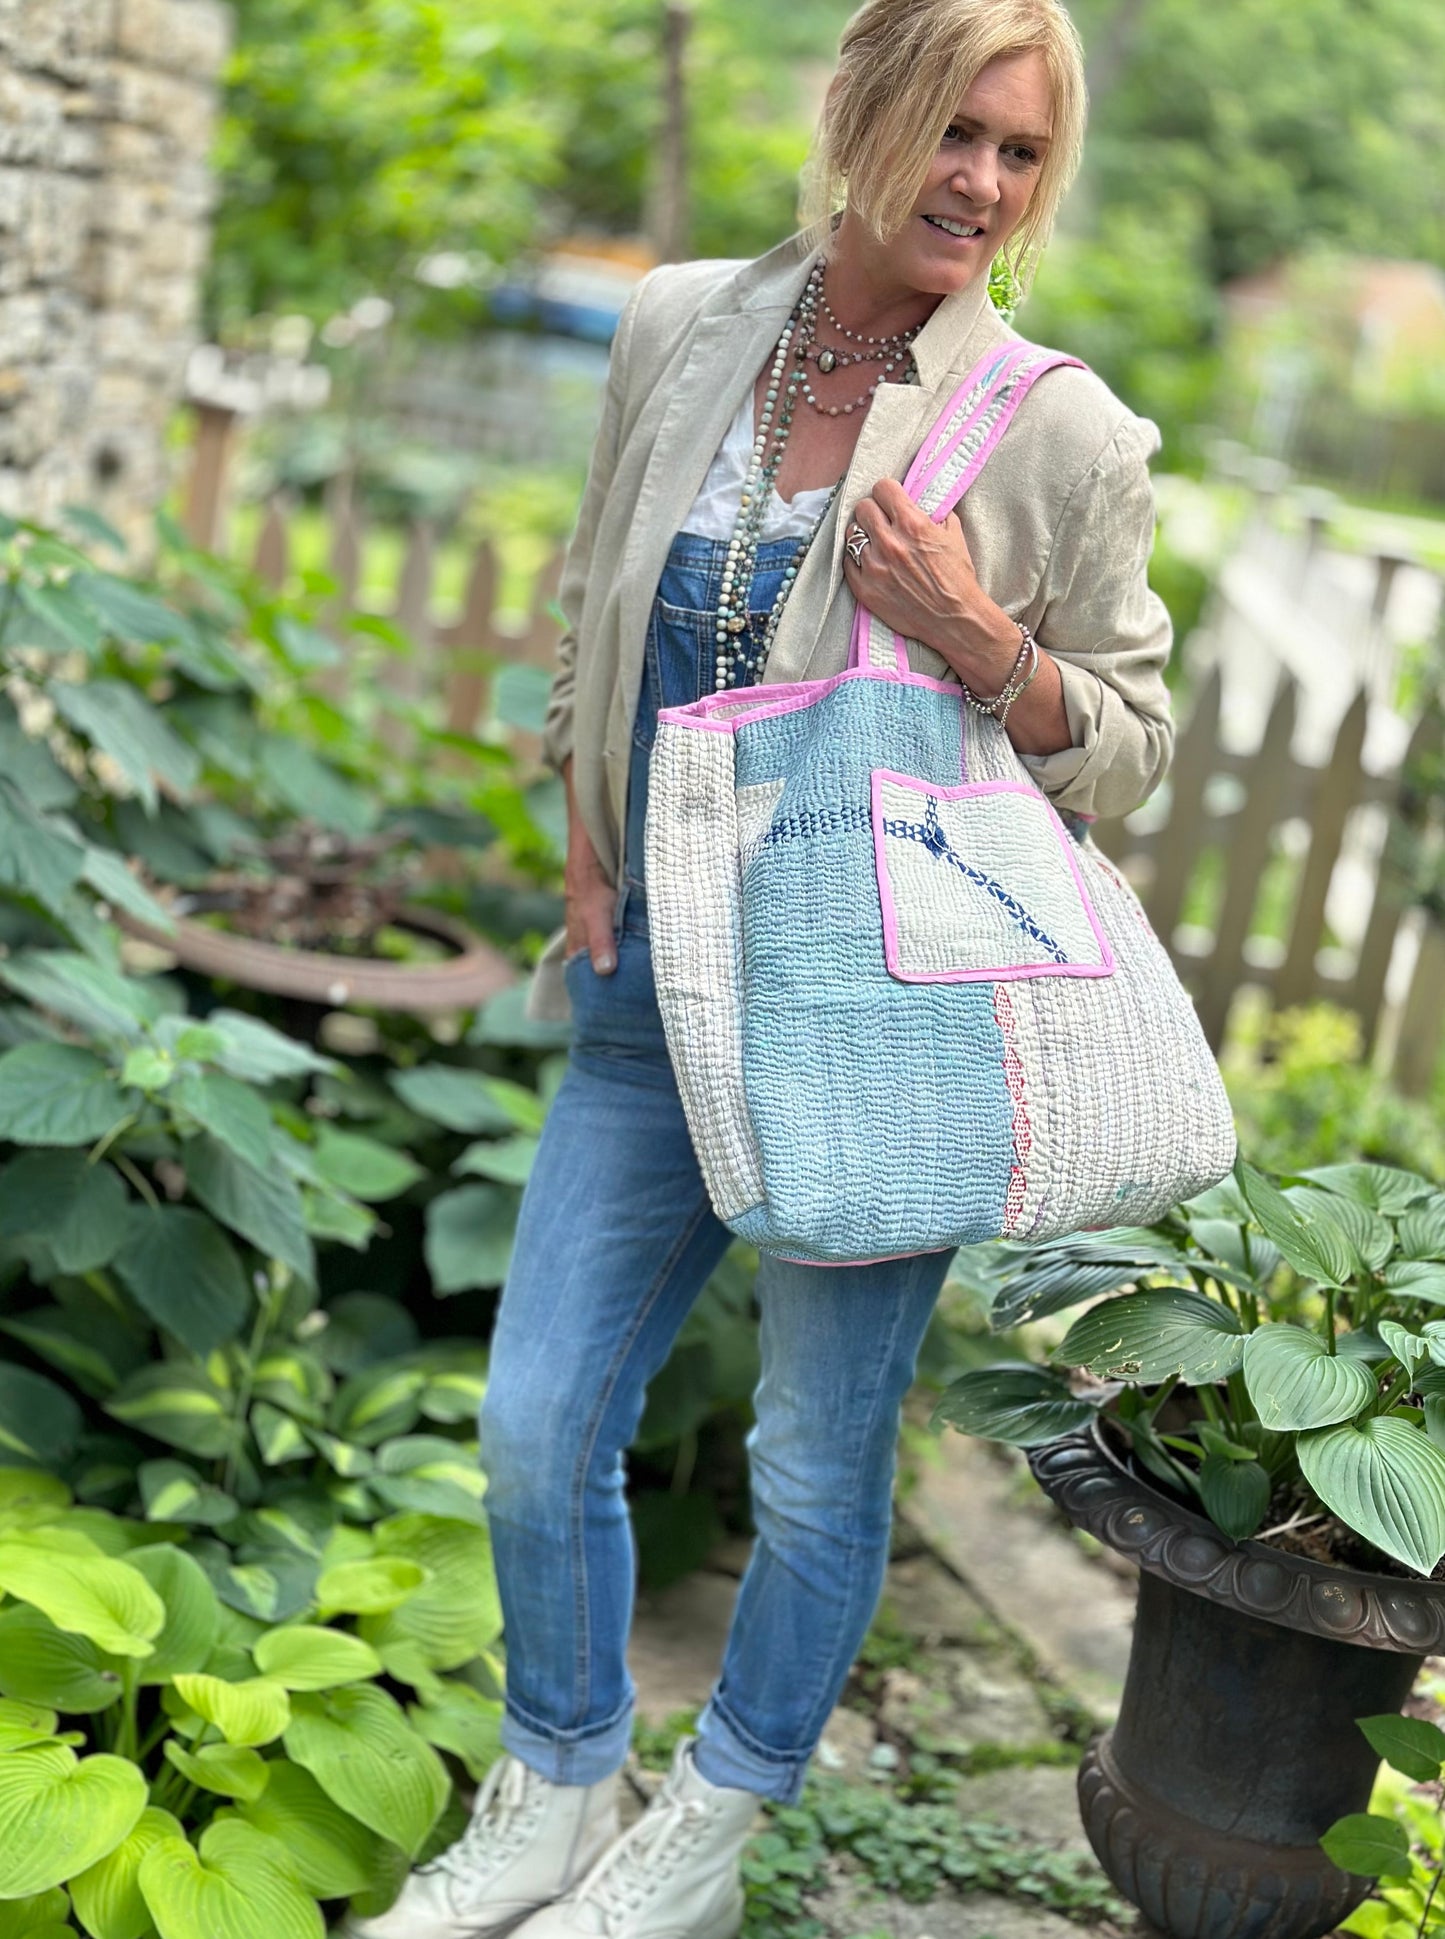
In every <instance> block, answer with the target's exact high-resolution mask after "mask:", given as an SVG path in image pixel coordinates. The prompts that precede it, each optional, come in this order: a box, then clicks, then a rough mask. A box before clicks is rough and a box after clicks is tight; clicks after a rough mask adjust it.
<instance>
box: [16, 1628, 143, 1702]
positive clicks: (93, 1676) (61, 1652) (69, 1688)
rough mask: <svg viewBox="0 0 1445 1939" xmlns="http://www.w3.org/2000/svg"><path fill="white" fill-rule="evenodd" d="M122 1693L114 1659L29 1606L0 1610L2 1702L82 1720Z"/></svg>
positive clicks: (117, 1667) (118, 1669)
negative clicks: (11, 1699)
mask: <svg viewBox="0 0 1445 1939" xmlns="http://www.w3.org/2000/svg"><path fill="white" fill-rule="evenodd" d="M122 1688H123V1686H122V1683H121V1667H120V1659H119V1658H118V1657H114V1656H110V1655H107V1653H106V1652H105V1651H104V1650H102V1649H98V1648H97V1647H96V1645H95V1644H94V1643H92V1642H91V1641H90V1640H89V1639H88V1638H87V1637H85V1636H76V1635H72V1634H70V1633H69V1632H68V1631H66V1630H63V1629H57V1628H56V1626H55V1624H54V1623H53V1622H51V1620H50V1618H49V1617H48V1616H46V1615H43V1614H42V1613H41V1611H40V1610H38V1609H35V1608H32V1607H31V1605H30V1604H29V1603H14V1604H12V1605H11V1606H10V1607H9V1608H7V1609H0V1692H3V1693H4V1694H5V1695H6V1696H7V1697H19V1698H20V1699H22V1700H23V1701H24V1702H26V1703H45V1704H50V1705H52V1706H53V1707H54V1708H55V1709H56V1710H59V1711H61V1712H63V1713H64V1714H65V1715H66V1716H72V1717H75V1716H88V1715H91V1714H93V1713H94V1712H95V1711H98V1710H108V1709H109V1708H110V1706H111V1705H112V1704H113V1703H119V1701H120V1698H121V1694H122Z"/></svg>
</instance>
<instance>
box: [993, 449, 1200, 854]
mask: <svg viewBox="0 0 1445 1939" xmlns="http://www.w3.org/2000/svg"><path fill="white" fill-rule="evenodd" d="M1159 442H1160V440H1159V432H1158V430H1157V428H1156V427H1155V426H1154V425H1153V424H1151V423H1150V422H1149V420H1148V419H1147V418H1136V417H1132V416H1131V417H1129V418H1127V419H1126V420H1125V422H1124V423H1123V424H1122V425H1121V426H1120V428H1119V429H1118V431H1116V432H1115V434H1114V436H1113V437H1112V438H1111V439H1110V441H1109V443H1108V444H1107V445H1106V446H1105V448H1104V450H1103V451H1102V452H1101V453H1100V454H1099V457H1098V458H1097V459H1096V460H1095V462H1094V464H1093V465H1092V466H1091V467H1090V468H1089V470H1088V471H1087V472H1086V473H1085V474H1084V476H1083V477H1082V478H1081V479H1080V480H1079V483H1078V484H1077V485H1076V486H1075V488H1074V490H1073V491H1072V493H1071V494H1070V496H1069V499H1068V502H1067V503H1066V505H1065V507H1064V510H1063V512H1062V514H1061V516H1060V518H1059V521H1058V524H1057V526H1056V528H1055V531H1054V537H1053V543H1052V546H1051V548H1050V553H1049V559H1048V564H1047V566H1046V567H1045V571H1044V578H1043V585H1042V588H1041V591H1042V596H1043V606H1042V612H1041V616H1040V619H1039V622H1038V625H1037V628H1036V631H1037V633H1038V640H1039V644H1040V646H1043V647H1047V649H1048V651H1049V652H1050V653H1051V654H1052V655H1053V657H1054V659H1055V660H1056V661H1057V663H1058V668H1059V674H1060V677H1061V679H1062V681H1063V692H1064V710H1065V712H1066V714H1067V716H1068V722H1069V728H1070V732H1071V734H1072V737H1073V745H1072V746H1070V747H1066V748H1063V749H1062V750H1060V751H1059V752H1058V753H1056V754H1033V755H1028V754H1026V755H1024V756H1023V757H1022V758H1023V760H1024V763H1025V765H1026V766H1027V768H1028V769H1029V772H1030V773H1031V774H1032V776H1033V778H1034V780H1035V781H1036V782H1037V783H1038V785H1039V786H1040V787H1041V788H1042V789H1043V791H1044V793H1045V794H1046V795H1048V797H1049V799H1050V800H1051V801H1052V802H1053V803H1054V805H1055V807H1058V808H1067V809H1070V810H1072V811H1073V812H1074V813H1076V814H1081V815H1091V816H1112V815H1124V814H1127V813H1128V812H1129V811H1130V809H1132V808H1137V807H1138V805H1139V803H1140V802H1141V801H1143V800H1144V798H1145V797H1146V796H1147V795H1148V794H1149V793H1150V792H1151V791H1152V790H1153V789H1154V788H1155V787H1157V786H1158V784H1159V782H1160V781H1161V780H1162V779H1163V777H1164V774H1165V771H1166V770H1167V768H1168V766H1169V759H1170V755H1171V754H1172V752H1173V747H1174V729H1173V725H1172V722H1171V720H1170V714H1169V690H1168V688H1167V687H1166V686H1165V684H1164V668H1165V666H1166V665H1167V664H1168V660H1169V651H1170V646H1171V644H1172V640H1173V629H1172V626H1171V623H1170V619H1169V613H1168V610H1167V608H1166V607H1165V605H1164V603H1163V601H1162V600H1161V599H1160V598H1159V596H1158V595H1157V593H1155V592H1153V591H1152V590H1151V589H1150V586H1149V576H1148V574H1149V554H1150V551H1151V550H1152V547H1153V543H1154V493H1153V489H1152V487H1151V484H1150V480H1149V459H1150V457H1151V456H1152V455H1153V453H1154V452H1155V451H1157V450H1158V449H1159Z"/></svg>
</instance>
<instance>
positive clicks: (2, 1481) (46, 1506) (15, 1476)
mask: <svg viewBox="0 0 1445 1939" xmlns="http://www.w3.org/2000/svg"><path fill="white" fill-rule="evenodd" d="M71 1499H72V1497H71V1493H70V1490H69V1488H67V1487H66V1485H65V1483H64V1482H63V1481H62V1480H61V1479H60V1476H59V1475H55V1474H42V1473H41V1472H40V1471H39V1470H38V1469H35V1468H7V1467H0V1528H8V1527H10V1526H12V1525H14V1526H17V1527H19V1526H28V1525H29V1524H30V1523H32V1522H47V1521H54V1520H55V1519H56V1517H57V1514H58V1512H59V1511H60V1510H61V1509H62V1508H68V1507H69V1506H70V1503H71Z"/></svg>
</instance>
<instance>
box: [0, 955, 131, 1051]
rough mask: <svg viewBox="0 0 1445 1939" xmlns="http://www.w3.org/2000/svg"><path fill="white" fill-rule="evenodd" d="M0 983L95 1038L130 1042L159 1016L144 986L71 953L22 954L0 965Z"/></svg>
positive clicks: (86, 958) (84, 957) (87, 958)
mask: <svg viewBox="0 0 1445 1939" xmlns="http://www.w3.org/2000/svg"><path fill="white" fill-rule="evenodd" d="M0 981H3V982H5V983H8V984H9V986H10V988H11V989H12V990H15V991H17V992H18V994H19V995H21V996H23V997H26V998H28V999H29V1001H30V1002H31V1003H34V1004H36V1005H38V1006H39V1008H41V1009H42V1010H51V1011H53V1012H54V1013H55V1014H56V1016H60V1017H65V1018H67V1019H68V1021H70V1022H71V1023H74V1024H78V1025H79V1026H80V1028H81V1029H82V1030H85V1031H88V1032H91V1033H93V1034H95V1035H97V1036H102V1037H122V1038H124V1039H126V1040H128V1041H131V1042H134V1041H135V1040H136V1039H138V1038H139V1037H140V1036H141V1035H142V1033H143V1031H144V1030H145V1029H146V1028H147V1026H149V1025H151V1024H153V1023H155V1022H156V1020H157V1018H158V1017H160V1016H161V1014H162V1004H161V1001H160V999H159V998H158V997H157V996H156V994H155V992H154V991H153V990H151V989H150V988H148V987H147V985H146V984H144V983H142V982H140V981H139V980H138V979H137V978H136V977H133V976H125V975H123V974H122V973H121V972H120V971H119V970H114V969H110V968H108V967H107V965H105V964H104V963H97V962H93V961H92V960H91V958H90V957H89V956H84V955H81V954H80V953H79V951H76V950H65V949H26V950H21V951H20V952H19V953H18V954H16V955H14V956H12V957H10V958H9V959H8V960H7V961H5V962H4V963H0Z"/></svg>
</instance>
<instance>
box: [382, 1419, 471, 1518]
mask: <svg viewBox="0 0 1445 1939" xmlns="http://www.w3.org/2000/svg"><path fill="white" fill-rule="evenodd" d="M368 1485H369V1486H370V1488H371V1492H372V1494H374V1495H375V1496H377V1498H378V1499H379V1500H381V1501H384V1502H385V1503H386V1505H387V1506H388V1507H389V1508H402V1509H406V1508H413V1509H417V1510H419V1511H420V1512H422V1513H424V1514H428V1515H443V1516H450V1517H452V1518H453V1519H455V1520H457V1521H469V1522H485V1520H486V1515H485V1512H484V1510H483V1508H482V1496H483V1494H484V1493H485V1492H486V1485H487V1484H486V1477H485V1476H484V1475H483V1473H482V1471H481V1468H480V1466H479V1465H478V1463H477V1459H476V1456H475V1454H468V1453H467V1452H466V1451H465V1450H464V1449H463V1448H461V1447H459V1446H458V1444H457V1443H456V1442H455V1441H448V1440H444V1439H443V1438H442V1437H441V1436H440V1435H439V1434H403V1435H402V1436H400V1438H399V1439H397V1440H394V1441H388V1442H387V1443H386V1444H385V1445H384V1446H383V1447H382V1448H380V1449H379V1450H378V1453H377V1465H376V1471H375V1473H374V1474H372V1475H371V1476H370V1478H369V1483H368Z"/></svg>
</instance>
